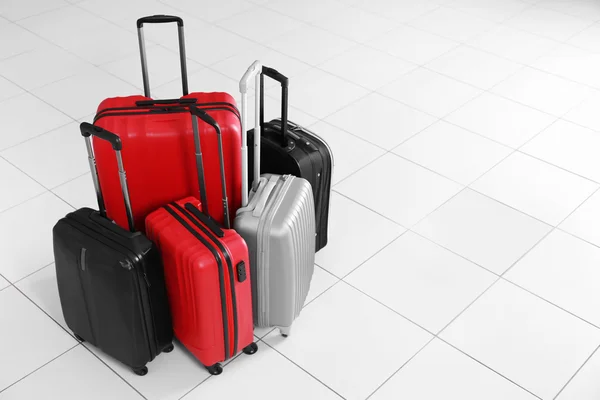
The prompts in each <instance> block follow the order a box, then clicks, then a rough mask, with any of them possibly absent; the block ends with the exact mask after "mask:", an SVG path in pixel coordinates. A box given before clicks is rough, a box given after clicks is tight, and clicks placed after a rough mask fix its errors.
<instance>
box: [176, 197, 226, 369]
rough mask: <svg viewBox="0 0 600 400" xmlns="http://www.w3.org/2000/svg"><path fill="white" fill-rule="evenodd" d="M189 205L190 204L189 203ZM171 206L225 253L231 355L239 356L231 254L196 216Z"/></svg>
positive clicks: (177, 205)
mask: <svg viewBox="0 0 600 400" xmlns="http://www.w3.org/2000/svg"><path fill="white" fill-rule="evenodd" d="M188 204H190V203H188ZM171 205H172V206H173V207H175V208H176V209H177V211H179V212H180V213H181V214H183V215H184V216H186V217H187V219H188V220H190V221H191V222H192V223H193V224H194V225H196V226H197V227H198V228H199V229H200V230H201V231H202V232H203V233H204V234H205V235H206V236H208V238H209V239H210V240H211V242H213V243H214V244H215V245H216V246H217V247H218V248H219V250H221V253H223V257H224V258H225V262H226V263H227V270H228V271H229V286H230V288H231V303H232V307H233V309H232V311H233V353H232V354H231V357H233V356H235V355H236V354H237V344H238V316H237V299H236V293H235V277H234V271H233V263H232V262H231V256H230V254H229V252H228V251H227V249H226V248H225V246H223V244H222V243H221V242H220V241H219V239H218V238H217V237H216V236H215V235H213V234H212V233H211V232H210V231H209V230H208V229H206V228H205V227H204V226H202V224H201V223H199V222H198V220H197V218H195V216H194V215H193V214H192V213H190V212H189V211H187V210H185V209H184V208H182V207H181V206H180V205H179V204H177V203H171ZM186 206H187V205H186Z"/></svg>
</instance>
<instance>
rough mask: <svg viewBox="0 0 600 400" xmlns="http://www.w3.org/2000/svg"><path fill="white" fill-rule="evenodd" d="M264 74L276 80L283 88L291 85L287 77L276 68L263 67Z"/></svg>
mask: <svg viewBox="0 0 600 400" xmlns="http://www.w3.org/2000/svg"><path fill="white" fill-rule="evenodd" d="M262 73H263V74H264V75H266V76H268V77H269V78H271V79H275V80H276V81H277V82H279V83H281V86H282V87H283V86H284V87H287V86H288V85H289V81H290V80H289V79H288V77H287V76H285V75H283V74H282V73H280V72H279V71H277V70H276V69H275V68H271V67H266V66H263V69H262Z"/></svg>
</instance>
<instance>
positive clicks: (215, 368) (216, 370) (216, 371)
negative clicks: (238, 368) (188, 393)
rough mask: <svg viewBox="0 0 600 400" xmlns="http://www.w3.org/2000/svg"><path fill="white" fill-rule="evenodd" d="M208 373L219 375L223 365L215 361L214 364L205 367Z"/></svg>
mask: <svg viewBox="0 0 600 400" xmlns="http://www.w3.org/2000/svg"><path fill="white" fill-rule="evenodd" d="M206 369H207V370H208V373H209V374H211V375H221V373H222V372H223V366H222V365H221V364H220V363H216V364H215V365H211V366H210V367H206Z"/></svg>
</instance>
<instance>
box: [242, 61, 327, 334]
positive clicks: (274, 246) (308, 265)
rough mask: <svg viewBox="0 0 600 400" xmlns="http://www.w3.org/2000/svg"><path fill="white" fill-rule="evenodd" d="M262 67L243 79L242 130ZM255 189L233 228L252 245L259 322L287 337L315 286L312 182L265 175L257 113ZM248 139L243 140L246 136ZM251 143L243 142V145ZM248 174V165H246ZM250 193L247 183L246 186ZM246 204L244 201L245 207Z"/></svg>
mask: <svg viewBox="0 0 600 400" xmlns="http://www.w3.org/2000/svg"><path fill="white" fill-rule="evenodd" d="M261 70H262V67H261V65H260V62H258V61H256V62H255V63H253V64H252V65H251V66H250V68H248V71H247V72H246V74H244V77H243V78H242V80H241V81H240V91H241V93H242V126H243V128H242V129H243V130H245V129H246V117H247V115H246V114H247V105H246V102H247V86H248V82H249V81H250V80H251V79H252V77H255V78H256V81H257V82H256V83H257V84H259V82H260V81H259V79H260V75H259V74H260V72H261ZM254 130H255V136H254V159H253V160H254V166H255V168H254V171H253V175H254V185H253V188H252V191H251V192H250V195H249V202H248V203H247V204H243V206H242V208H240V209H239V210H238V212H237V214H236V218H235V221H234V227H235V229H236V230H237V231H238V232H239V234H240V235H241V236H242V237H243V238H244V240H245V241H246V243H247V244H248V249H249V252H250V265H251V272H252V278H253V287H252V289H253V290H252V294H253V310H254V323H255V325H256V326H258V327H269V326H276V327H279V328H280V331H281V333H282V334H283V335H284V336H287V335H288V334H289V333H290V329H291V325H292V322H293V321H294V319H295V318H296V317H297V316H298V315H299V314H300V311H301V310H302V307H303V306H304V302H305V300H306V296H307V294H308V291H309V288H310V282H311V279H312V275H313V272H314V260H315V206H314V200H313V192H312V188H311V185H310V183H309V182H308V181H307V180H305V179H303V178H299V177H295V176H292V175H283V176H281V175H274V174H264V175H259V174H260V164H259V161H260V151H261V146H260V123H259V118H258V113H257V115H255V127H254ZM242 139H243V140H244V138H242ZM245 144H246V141H245V140H244V142H243V145H245ZM242 164H243V166H244V169H245V170H244V171H243V172H242V176H244V177H245V176H246V175H245V174H247V173H248V171H247V170H248V166H247V165H248V164H247V163H244V162H243V163H242ZM242 185H243V186H242V190H243V191H245V190H246V187H247V185H248V181H247V180H245V179H244V181H243V182H242ZM245 200H246V199H244V201H243V203H245Z"/></svg>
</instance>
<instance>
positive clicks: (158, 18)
mask: <svg viewBox="0 0 600 400" xmlns="http://www.w3.org/2000/svg"><path fill="white" fill-rule="evenodd" d="M169 22H177V32H178V36H179V62H180V64H181V86H182V89H183V95H184V96H185V95H187V94H189V89H188V77H187V62H186V56H185V37H184V34H183V20H182V19H181V18H180V17H176V16H173V15H151V16H149V17H143V18H140V19H138V20H137V31H138V41H139V44H140V58H141V60H142V78H143V80H144V96H146V97H151V96H150V81H149V78H148V61H147V59H146V41H145V40H144V30H143V28H144V24H164V23H169Z"/></svg>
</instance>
